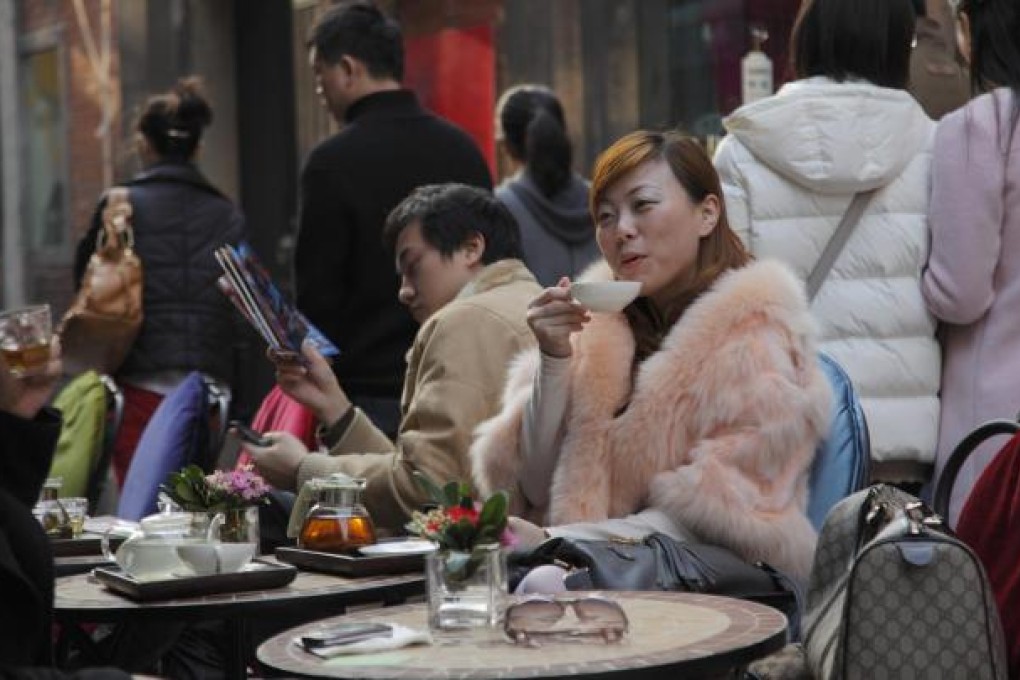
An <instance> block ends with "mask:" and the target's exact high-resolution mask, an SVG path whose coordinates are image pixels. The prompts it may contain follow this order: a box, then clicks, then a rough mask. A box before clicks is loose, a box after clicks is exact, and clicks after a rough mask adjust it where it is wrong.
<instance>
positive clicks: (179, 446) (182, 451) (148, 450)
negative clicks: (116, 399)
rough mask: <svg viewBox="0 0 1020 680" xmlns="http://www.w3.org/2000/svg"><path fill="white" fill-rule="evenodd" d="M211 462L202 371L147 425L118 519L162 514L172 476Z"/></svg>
mask: <svg viewBox="0 0 1020 680" xmlns="http://www.w3.org/2000/svg"><path fill="white" fill-rule="evenodd" d="M208 458H209V391H208V388H207V384H206V381H205V380H204V379H203V377H202V375H201V374H200V373H198V372H197V371H195V372H192V373H190V374H189V375H188V377H187V378H185V379H184V380H183V381H182V382H181V383H180V384H179V385H178V386H177V387H175V388H174V389H173V390H172V391H171V392H170V393H169V394H167V395H166V397H165V398H164V399H163V401H161V402H160V404H159V406H158V407H157V408H156V411H155V413H153V414H152V418H151V419H150V420H149V422H148V424H147V425H146V426H145V430H144V431H143V432H142V436H141V438H140V439H139V440H138V446H137V448H136V449H135V455H134V457H133V458H132V459H131V466H130V467H129V468H128V472H127V477H126V478H125V479H124V488H122V489H121V492H120V502H119V503H118V505H117V516H118V517H121V518H123V519H127V520H132V521H136V522H137V521H138V520H140V519H141V518H142V517H145V516H146V515H151V514H152V513H154V512H156V511H157V499H158V497H159V486H160V484H162V483H163V482H165V481H166V478H167V475H169V474H170V473H171V472H173V471H176V470H180V469H181V468H182V467H184V466H185V465H188V464H189V463H193V462H194V463H196V464H199V465H202V464H203V462H205V461H207V460H208Z"/></svg>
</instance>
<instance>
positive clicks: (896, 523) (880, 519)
mask: <svg viewBox="0 0 1020 680" xmlns="http://www.w3.org/2000/svg"><path fill="white" fill-rule="evenodd" d="M804 621H805V627H804V630H805V636H804V649H805V651H806V657H807V663H808V666H809V667H810V669H811V674H812V675H813V676H814V677H815V678H818V679H819V680H830V679H840V680H843V679H847V680H849V679H856V678H861V679H865V678H867V679H870V678H876V677H889V678H921V677H945V678H967V680H985V679H988V680H1006V678H1007V672H1006V662H1005V658H1006V657H1005V649H1004V645H1003V637H1002V627H1001V624H1000V621H999V613H998V610H997V609H996V606H995V601H994V599H993V596H992V593H991V589H990V588H989V585H988V578H987V576H986V575H985V570H984V568H983V567H982V566H981V563H980V561H979V560H978V558H977V556H976V555H975V554H974V553H973V552H972V551H971V550H970V548H968V547H967V546H966V545H964V544H963V543H961V542H960V541H959V540H957V539H956V538H955V537H954V536H952V535H951V533H950V532H949V531H948V530H947V529H946V528H945V527H943V525H942V521H941V519H940V518H939V517H938V516H937V515H935V514H934V513H932V512H931V511H930V510H928V509H927V508H926V507H925V506H924V504H922V503H921V502H920V501H918V500H917V499H916V498H915V497H913V496H911V495H910V494H907V493H905V492H903V491H900V490H899V489H897V488H895V487H891V486H885V485H882V484H879V485H876V486H872V487H870V488H868V489H865V490H864V491H860V492H858V493H855V494H853V495H851V496H849V497H847V498H845V499H843V500H842V501H840V502H839V503H838V504H836V506H834V507H833V509H832V511H831V512H830V513H829V515H828V517H827V518H826V520H825V524H824V526H823V527H822V531H821V535H820V537H819V542H818V550H817V552H816V553H815V562H814V565H813V567H812V570H811V578H810V581H809V584H808V594H807V613H806V615H805V619H804Z"/></svg>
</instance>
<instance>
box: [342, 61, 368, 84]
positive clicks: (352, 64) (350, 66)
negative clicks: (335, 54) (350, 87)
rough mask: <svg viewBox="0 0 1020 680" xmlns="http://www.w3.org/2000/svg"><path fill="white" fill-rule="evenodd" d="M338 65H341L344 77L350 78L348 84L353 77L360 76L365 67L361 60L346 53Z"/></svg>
mask: <svg viewBox="0 0 1020 680" xmlns="http://www.w3.org/2000/svg"><path fill="white" fill-rule="evenodd" d="M337 66H339V67H340V71H341V72H342V73H343V74H344V78H347V79H348V84H350V80H351V79H353V78H356V77H358V75H359V74H360V73H361V71H362V70H363V68H364V67H363V66H362V65H361V62H359V61H358V60H357V59H355V58H354V57H352V56H350V55H349V54H345V55H343V56H342V57H340V61H339V62H337Z"/></svg>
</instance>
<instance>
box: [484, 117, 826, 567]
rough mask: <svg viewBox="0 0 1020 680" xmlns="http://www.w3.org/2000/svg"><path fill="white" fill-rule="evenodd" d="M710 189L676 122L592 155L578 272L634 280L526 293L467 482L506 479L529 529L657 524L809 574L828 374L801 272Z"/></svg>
mask: <svg viewBox="0 0 1020 680" xmlns="http://www.w3.org/2000/svg"><path fill="white" fill-rule="evenodd" d="M721 196H722V191H721V188H720V185H719V178H718V175H717V174H716V172H715V169H714V168H713V167H712V163H711V161H710V160H709V158H708V156H707V155H706V154H705V152H704V151H703V150H702V148H701V146H700V145H699V144H698V143H697V142H696V141H694V140H692V139H690V138H685V137H682V136H680V135H677V134H673V133H657V132H645V131H639V132H634V133H632V134H630V135H627V136H626V137H624V138H622V139H620V140H619V141H617V142H616V143H615V144H614V145H613V146H612V147H610V148H609V149H608V150H607V151H606V152H605V153H603V154H602V155H601V156H600V158H599V159H598V161H597V162H596V164H595V171H594V179H593V182H592V191H591V207H592V213H593V217H594V219H595V224H596V235H597V239H598V244H599V248H600V249H601V250H602V253H603V255H604V256H605V261H604V262H601V263H599V264H597V265H595V266H593V267H592V268H591V269H589V270H588V271H587V272H586V273H585V274H584V276H583V277H582V280H612V279H617V280H628V281H640V282H641V291H640V295H639V297H638V298H637V300H635V301H634V302H633V303H631V304H630V305H629V306H628V307H627V308H626V309H625V310H624V311H623V312H621V313H595V312H591V311H590V310H588V309H586V308H585V307H584V306H583V305H581V304H580V303H579V302H577V301H576V300H574V299H573V298H572V297H571V294H570V286H571V283H570V281H569V280H567V279H566V278H564V279H562V280H561V281H560V282H559V284H558V285H557V286H555V287H552V288H547V289H546V290H544V291H543V292H542V294H541V295H539V296H538V297H537V298H535V300H533V301H532V303H531V305H530V309H529V312H528V323H529V325H530V326H531V329H532V331H533V332H534V334H535V337H536V338H537V340H538V348H537V349H536V350H534V351H531V352H528V353H525V354H523V355H521V356H520V357H519V358H518V359H517V360H516V361H515V363H514V365H513V366H512V367H511V369H510V375H509V378H508V384H507V387H506V392H505V394H504V401H503V404H504V406H503V410H502V411H501V413H500V414H499V415H498V416H496V417H495V418H493V419H492V420H489V421H488V422H486V423H484V424H483V425H482V426H480V428H479V430H478V432H477V439H476V441H475V444H474V446H473V447H472V450H471V456H472V464H473V470H474V476H475V482H476V483H477V485H478V486H479V489H480V490H481V491H482V492H483V493H490V492H492V491H494V490H497V489H509V490H511V496H512V501H511V512H512V513H513V514H515V515H517V516H519V518H520V519H516V520H515V521H514V524H513V526H514V528H515V531H516V532H517V533H518V534H519V535H520V536H522V537H523V540H524V541H525V543H530V542H537V541H538V540H541V539H542V538H543V537H545V536H549V535H570V536H580V537H606V536H608V535H629V536H641V535H644V534H646V533H650V532H652V531H663V532H665V533H668V534H670V535H672V536H674V537H675V538H678V539H685V540H696V541H700V542H708V543H714V544H718V545H722V546H725V547H727V548H730V549H732V550H733V551H734V552H736V553H737V554H739V555H740V556H742V557H743V558H744V559H746V560H749V561H753V560H764V561H766V562H768V563H769V564H772V565H773V566H775V567H777V568H780V569H783V570H784V571H786V572H787V573H789V574H790V575H792V576H795V577H798V578H801V579H805V578H806V576H807V573H808V571H809V569H810V565H811V560H812V555H813V552H814V546H815V540H816V536H815V532H814V530H813V529H812V527H811V524H810V523H809V521H808V519H807V517H806V516H805V514H804V512H805V507H806V502H807V477H808V472H809V469H810V466H811V462H812V459H813V457H814V451H815V447H816V446H817V445H818V442H819V441H820V439H821V438H822V436H823V434H824V433H825V432H826V427H827V425H828V418H829V401H830V392H829V385H828V382H827V381H826V379H825V377H824V376H823V375H822V374H821V372H820V371H819V369H818V368H817V365H816V358H815V347H814V335H813V333H814V331H813V324H812V321H811V316H810V314H809V312H808V308H807V303H806V300H805V294H804V290H803V285H802V283H801V282H800V281H799V280H798V279H797V278H796V277H794V276H793V274H791V273H790V272H789V271H788V270H787V269H786V268H785V267H784V266H783V265H782V264H779V263H777V262H766V261H763V262H757V263H749V261H750V257H749V255H748V254H747V252H746V251H745V250H744V248H743V246H742V245H741V243H740V240H739V239H738V238H737V237H736V235H735V234H734V233H733V231H731V229H730V227H729V225H728V224H727V222H726V212H725V207H724V204H723V203H722V201H721V199H720V197H721ZM532 523H537V524H538V525H542V526H544V527H545V528H544V529H540V528H538V526H536V525H535V524H532Z"/></svg>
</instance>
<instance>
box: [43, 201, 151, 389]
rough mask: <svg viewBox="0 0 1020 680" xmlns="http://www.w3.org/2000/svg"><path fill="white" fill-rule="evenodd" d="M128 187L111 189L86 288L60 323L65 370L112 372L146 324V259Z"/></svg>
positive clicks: (86, 279) (88, 270)
mask: <svg viewBox="0 0 1020 680" xmlns="http://www.w3.org/2000/svg"><path fill="white" fill-rule="evenodd" d="M131 214H132V210H131V202H130V201H129V200H128V190H127V189H126V188H124V187H115V188H113V189H111V190H110V191H108V192H107V200H106V207H104V208H103V228H102V229H101V230H100V231H99V234H98V235H97V237H96V251H95V252H94V253H93V254H92V258H91V259H90V260H89V263H88V267H87V268H86V269H85V276H84V277H83V278H82V284H81V289H80V290H79V291H78V295H77V297H75V299H74V302H72V303H71V307H70V309H68V310H67V313H66V314H64V318H63V320H62V321H61V323H60V331H59V332H60V343H61V349H62V354H63V361H64V371H65V373H68V374H70V375H75V374H78V373H82V372H84V371H86V370H89V369H92V370H94V371H96V372H98V373H104V374H107V375H112V374H114V373H116V372H117V370H118V369H119V368H120V366H121V364H123V363H124V360H125V359H126V358H127V355H128V352H130V351H131V345H132V344H134V341H135V338H136V337H137V336H138V331H139V329H140V328H141V327H142V262H141V260H139V259H138V256H137V255H135V253H134V250H133V247H134V233H133V232H132V231H131Z"/></svg>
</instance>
